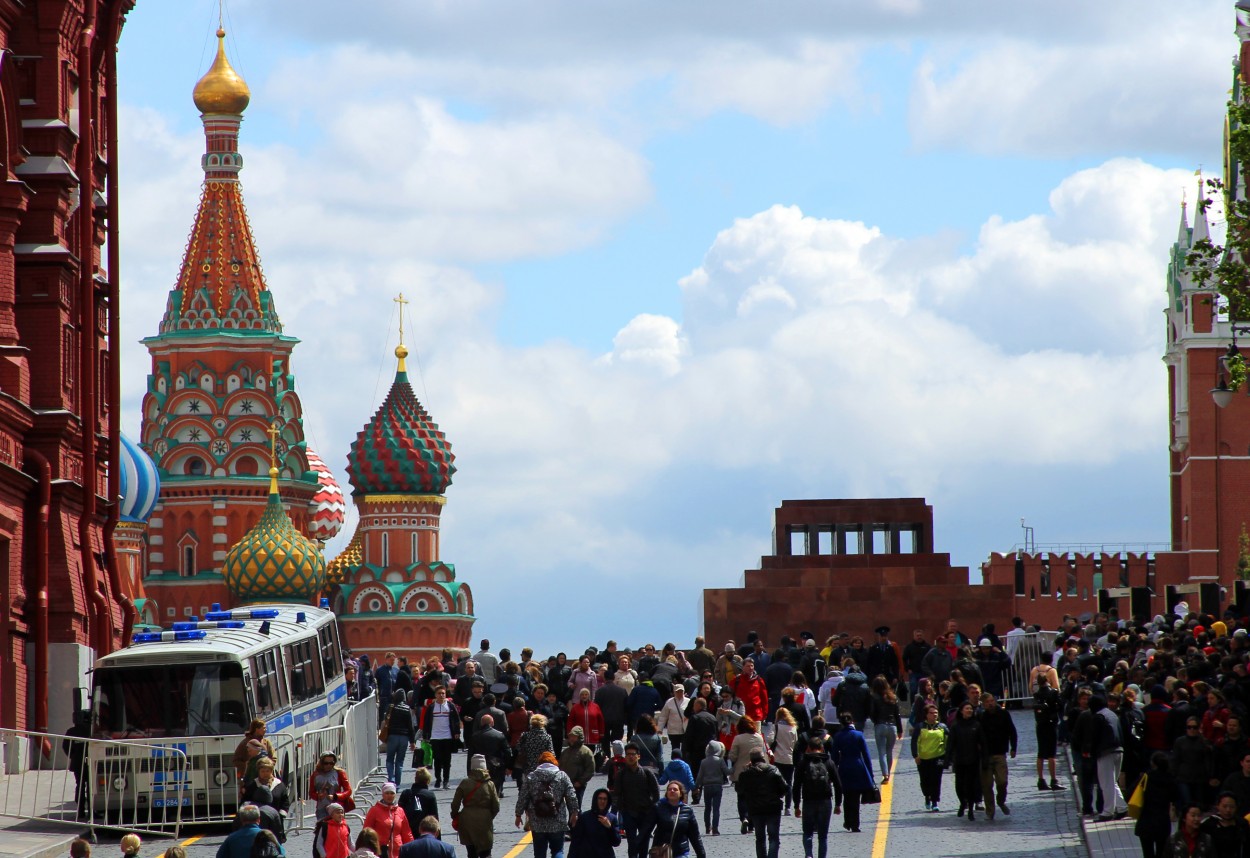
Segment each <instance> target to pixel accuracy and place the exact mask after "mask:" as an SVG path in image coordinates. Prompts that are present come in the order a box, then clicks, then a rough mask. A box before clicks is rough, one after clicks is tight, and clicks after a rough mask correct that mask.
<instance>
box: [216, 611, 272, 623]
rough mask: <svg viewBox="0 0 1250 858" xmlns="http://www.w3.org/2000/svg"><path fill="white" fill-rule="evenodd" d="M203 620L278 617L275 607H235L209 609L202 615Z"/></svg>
mask: <svg viewBox="0 0 1250 858" xmlns="http://www.w3.org/2000/svg"><path fill="white" fill-rule="evenodd" d="M204 619H205V620H215V621H220V620H276V619H278V609H277V608H252V609H251V610H244V609H239V608H236V609H235V610H233V611H209V612H208V613H207V614H205V615H204Z"/></svg>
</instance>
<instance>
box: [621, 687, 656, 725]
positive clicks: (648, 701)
mask: <svg viewBox="0 0 1250 858" xmlns="http://www.w3.org/2000/svg"><path fill="white" fill-rule="evenodd" d="M663 702H664V701H663V700H662V699H660V692H658V691H656V690H655V686H654V685H652V684H651V683H649V682H639V683H638V684H637V685H635V686H634V690H633V691H631V692H629V697H628V698H626V700H625V708H626V710H627V712H628V714H629V726H630V727H633V726H634V724H636V723H638V719H639V718H641V717H642V716H643V715H653V714H655V710H657V709H659V708H660V705H661V704H662V703H663Z"/></svg>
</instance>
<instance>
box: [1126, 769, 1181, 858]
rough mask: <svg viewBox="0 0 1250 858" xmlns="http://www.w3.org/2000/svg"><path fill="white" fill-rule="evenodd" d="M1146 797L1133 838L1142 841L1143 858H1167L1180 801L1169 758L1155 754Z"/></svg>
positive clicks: (1135, 825) (1146, 775)
mask: <svg viewBox="0 0 1250 858" xmlns="http://www.w3.org/2000/svg"><path fill="white" fill-rule="evenodd" d="M1144 777H1145V778H1146V786H1145V795H1144V797H1143V802H1142V808H1141V813H1140V814H1139V815H1138V817H1137V822H1136V823H1134V825H1133V834H1135V835H1137V839H1138V840H1139V841H1141V854H1142V856H1143V858H1166V856H1168V855H1169V854H1170V853H1169V852H1168V851H1167V844H1168V838H1169V837H1171V836H1172V806H1173V805H1175V804H1176V803H1177V801H1178V800H1179V798H1180V791H1179V790H1178V789H1177V788H1176V779H1175V778H1173V777H1172V765H1171V761H1170V760H1169V759H1168V755H1167V754H1166V753H1164V752H1163V751H1155V752H1154V753H1153V754H1151V755H1150V769H1149V770H1148V771H1147V772H1146V774H1145V776H1144Z"/></svg>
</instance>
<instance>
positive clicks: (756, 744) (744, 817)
mask: <svg viewBox="0 0 1250 858" xmlns="http://www.w3.org/2000/svg"><path fill="white" fill-rule="evenodd" d="M756 750H758V751H759V752H760V753H761V754H763V755H765V756H767V745H765V744H764V737H763V736H761V735H760V732H759V725H758V724H757V723H756V722H755V721H754V720H753V719H752V718H751V717H750V716H748V715H743V716H742V717H741V718H739V719H738V735H736V736H734V740H733V744H732V745H730V746H729V762H730V763H731V764H732V765H733V771H732V772H731V773H730V780H732V781H733V782H734V788H735V790H736V791H737V795H738V819H739V821H740V822H741V823H742V833H743V834H746V833H747V832H749V831H751V830H752V828H751V817H750V814H749V813H748V812H747V804H746V801H745V799H744V798H743V795H742V789H741V787H740V785H739V783H738V779H739V778H740V777H741V776H742V773H743V772H744V771H745V770H746V768H747V766H749V765H751V752H752V751H756Z"/></svg>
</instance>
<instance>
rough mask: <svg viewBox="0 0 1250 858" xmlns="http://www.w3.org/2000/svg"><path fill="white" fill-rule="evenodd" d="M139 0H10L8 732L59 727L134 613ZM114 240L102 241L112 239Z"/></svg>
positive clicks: (2, 130)
mask: <svg viewBox="0 0 1250 858" xmlns="http://www.w3.org/2000/svg"><path fill="white" fill-rule="evenodd" d="M132 6H133V0H25V2H18V0H0V159H2V160H0V171H2V172H3V183H2V185H0V564H3V571H2V572H0V580H2V581H3V587H4V593H3V597H4V598H3V608H2V609H0V610H3V622H2V623H0V640H2V641H3V655H2V656H0V725H3V726H4V727H15V728H31V729H42V728H48V727H51V728H53V729H64V728H66V727H68V726H69V724H70V709H71V704H72V694H71V691H72V689H73V688H74V687H76V686H78V685H81V684H82V682H83V678H82V677H83V673H82V670H83V669H84V667H85V666H86V665H89V664H90V659H91V656H92V653H93V652H95V653H102V652H108V651H109V650H111V649H112V648H114V647H116V646H117V645H118V644H120V643H121V642H122V641H123V640H124V639H125V637H126V635H127V634H128V632H129V629H130V626H131V624H132V623H133V622H134V619H135V610H134V605H133V603H132V601H131V599H130V597H129V594H128V593H127V591H126V590H127V588H126V586H125V582H124V581H123V576H122V574H121V571H120V569H119V567H118V563H117V558H116V555H115V553H114V552H113V549H112V539H111V535H112V531H113V529H114V528H115V527H116V526H117V523H118V518H119V504H118V503H117V498H118V496H119V484H118V481H119V477H120V475H119V473H118V469H117V468H110V467H109V463H110V462H116V461H117V460H118V444H119V438H120V431H119V425H118V418H119V414H118V410H117V407H116V404H117V401H118V389H119V385H118V377H117V367H118V365H119V361H118V358H117V354H118V352H117V346H118V343H117V340H116V338H114V337H110V332H113V331H116V330H117V319H118V304H117V297H118V284H119V280H118V274H119V272H118V261H117V260H118V243H117V213H118V201H119V194H118V188H117V161H116V157H115V154H116V151H117V78H116V49H117V44H118V37H119V36H120V33H121V29H122V24H123V21H124V19H125V16H126V13H127V12H128V11H129V10H130V9H131V8H132ZM106 241H107V250H105V249H104V248H105V242H106Z"/></svg>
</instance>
